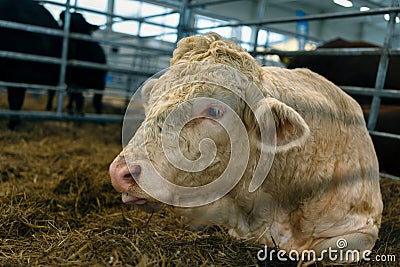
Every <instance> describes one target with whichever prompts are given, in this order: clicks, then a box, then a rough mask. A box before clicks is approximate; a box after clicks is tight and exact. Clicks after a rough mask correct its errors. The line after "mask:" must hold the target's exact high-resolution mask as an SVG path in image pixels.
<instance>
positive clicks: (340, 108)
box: [263, 67, 365, 125]
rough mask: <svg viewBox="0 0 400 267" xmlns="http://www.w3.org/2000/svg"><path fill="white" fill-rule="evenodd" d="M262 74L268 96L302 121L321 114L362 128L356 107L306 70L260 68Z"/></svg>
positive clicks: (357, 105) (342, 93)
mask: <svg viewBox="0 0 400 267" xmlns="http://www.w3.org/2000/svg"><path fill="white" fill-rule="evenodd" d="M263 70H264V84H265V85H266V90H267V91H268V93H269V94H271V95H272V96H273V97H274V98H277V99H278V100H280V101H282V102H283V103H285V104H287V105H288V106H290V107H292V108H294V109H295V110H296V111H297V112H298V113H300V115H302V116H303V117H304V118H305V119H307V117H309V116H312V117H315V115H318V114H320V115H321V114H324V113H325V114H330V116H329V118H330V119H333V120H336V119H341V120H343V122H344V123H354V124H361V125H365V121H364V118H363V113H362V110H361V108H360V105H359V104H358V103H357V102H356V101H355V100H354V99H353V98H351V97H350V96H349V95H347V94H346V93H345V92H343V90H341V89H340V88H339V87H337V86H336V85H335V84H333V83H332V82H330V81H329V80H327V79H326V78H324V77H322V76H321V75H319V74H317V73H314V72H312V71H310V70H308V69H294V70H288V69H284V68H277V67H264V68H263Z"/></svg>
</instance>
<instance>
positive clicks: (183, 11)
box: [176, 0, 191, 42]
mask: <svg viewBox="0 0 400 267" xmlns="http://www.w3.org/2000/svg"><path fill="white" fill-rule="evenodd" d="M189 1H190V0H183V2H182V4H181V7H180V9H179V24H178V35H177V40H176V41H177V42H178V41H179V40H180V39H182V38H183V37H186V36H188V28H189V26H190V17H191V15H190V13H189V12H188V6H189Z"/></svg>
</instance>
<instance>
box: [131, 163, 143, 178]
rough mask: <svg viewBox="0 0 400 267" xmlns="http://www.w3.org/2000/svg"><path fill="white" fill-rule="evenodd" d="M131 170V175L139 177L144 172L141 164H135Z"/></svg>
mask: <svg viewBox="0 0 400 267" xmlns="http://www.w3.org/2000/svg"><path fill="white" fill-rule="evenodd" d="M130 171H131V173H130V174H131V176H132V177H133V178H136V179H137V178H139V176H140V174H141V173H142V168H141V167H140V166H139V165H135V166H133V167H132V168H130Z"/></svg>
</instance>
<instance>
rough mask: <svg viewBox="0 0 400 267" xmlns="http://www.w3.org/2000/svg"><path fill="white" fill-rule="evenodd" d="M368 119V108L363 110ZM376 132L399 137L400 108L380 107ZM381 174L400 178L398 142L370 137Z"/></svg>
mask: <svg viewBox="0 0 400 267" xmlns="http://www.w3.org/2000/svg"><path fill="white" fill-rule="evenodd" d="M363 110H364V114H365V117H366V118H368V113H369V108H364V109H363ZM375 130H376V131H381V132H387V133H393V134H398V135H400V106H394V105H382V106H381V108H380V109H379V116H378V121H377V124H376V129H375ZM371 137H372V142H373V143H374V146H375V151H376V154H377V156H378V159H379V168H380V169H381V171H382V172H385V173H389V174H392V175H396V176H398V177H400V166H399V163H400V140H399V139H394V138H387V137H382V136H375V135H371Z"/></svg>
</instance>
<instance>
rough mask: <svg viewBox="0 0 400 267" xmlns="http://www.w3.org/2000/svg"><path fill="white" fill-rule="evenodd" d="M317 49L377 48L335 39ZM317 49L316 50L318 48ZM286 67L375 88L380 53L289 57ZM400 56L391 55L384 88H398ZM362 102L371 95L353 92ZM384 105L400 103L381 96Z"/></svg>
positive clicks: (368, 100) (368, 99) (338, 82)
mask: <svg viewBox="0 0 400 267" xmlns="http://www.w3.org/2000/svg"><path fill="white" fill-rule="evenodd" d="M318 48H380V47H379V46H377V45H374V44H371V43H367V42H352V41H347V40H343V39H340V38H339V39H335V40H332V41H329V42H327V43H325V44H324V45H321V46H319V47H318ZM318 48H317V50H318ZM288 61H289V62H288V64H287V67H288V68H289V69H294V68H308V69H310V70H312V71H314V72H316V73H319V74H321V75H322V76H324V77H325V78H327V79H328V80H330V81H332V82H333V83H335V84H337V85H339V86H340V85H343V86H359V87H370V88H374V87H375V79H376V74H377V71H378V64H379V56H321V55H319V56H311V55H302V56H295V57H293V58H291V59H290V60H288ZM399 68H400V57H399V56H391V57H390V59H389V66H388V71H387V76H386V81H385V85H384V88H388V89H400V75H399ZM352 97H353V98H354V99H356V100H357V101H358V102H359V103H360V104H361V105H368V104H370V103H371V97H366V96H360V95H352ZM382 103H383V104H394V105H399V104H400V101H399V100H398V99H388V98H382Z"/></svg>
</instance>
